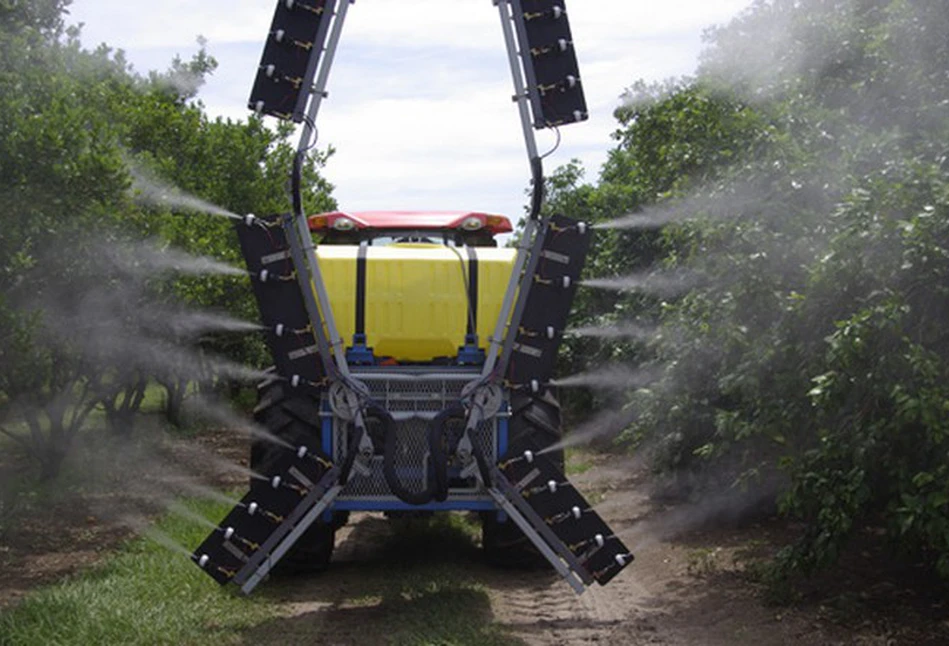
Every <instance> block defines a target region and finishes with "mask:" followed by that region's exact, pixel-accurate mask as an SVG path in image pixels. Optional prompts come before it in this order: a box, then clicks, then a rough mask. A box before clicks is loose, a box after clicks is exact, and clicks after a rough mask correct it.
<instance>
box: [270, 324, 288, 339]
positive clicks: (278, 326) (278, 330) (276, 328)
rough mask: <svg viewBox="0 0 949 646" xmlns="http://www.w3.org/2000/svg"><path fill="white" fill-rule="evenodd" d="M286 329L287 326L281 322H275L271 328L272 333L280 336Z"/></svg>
mask: <svg viewBox="0 0 949 646" xmlns="http://www.w3.org/2000/svg"><path fill="white" fill-rule="evenodd" d="M286 330H287V328H286V326H284V324H283V323H277V324H276V325H275V326H274V328H273V333H274V334H275V335H276V336H277V337H282V336H283V333H284V332H286Z"/></svg>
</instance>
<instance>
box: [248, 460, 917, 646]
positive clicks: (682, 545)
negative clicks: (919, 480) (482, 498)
mask: <svg viewBox="0 0 949 646" xmlns="http://www.w3.org/2000/svg"><path fill="white" fill-rule="evenodd" d="M596 459H597V461H598V464H596V465H595V466H594V467H593V468H590V469H589V470H587V471H586V472H585V473H583V474H580V475H575V476H573V479H574V480H575V481H576V483H577V485H578V487H579V488H580V489H581V490H583V491H585V492H586V493H588V494H591V495H592V496H593V497H594V498H597V499H600V500H601V502H600V503H599V507H600V508H601V509H602V510H603V515H604V516H605V517H606V519H607V521H608V522H609V523H610V524H611V525H612V526H613V527H614V529H616V530H617V532H618V533H620V534H621V535H624V537H625V536H629V537H630V540H629V544H630V545H631V547H633V549H634V551H636V552H637V560H636V562H635V563H634V564H633V565H632V566H630V567H628V568H627V569H626V570H625V571H624V572H623V574H621V575H620V576H619V577H617V578H616V579H614V580H613V582H612V583H611V584H610V585H608V586H607V587H605V588H600V587H596V586H595V587H593V588H591V589H590V590H588V591H587V592H586V593H585V594H584V595H583V596H580V597H577V596H576V595H575V594H574V593H573V591H572V590H571V589H570V588H569V587H568V586H567V585H566V584H565V583H564V582H563V581H561V580H560V579H559V578H558V577H557V576H556V575H555V574H551V573H547V572H519V571H513V572H512V571H500V570H497V569H494V568H491V567H489V566H487V565H485V564H483V563H482V561H481V559H480V556H479V552H478V550H477V547H476V545H475V543H474V541H473V540H472V537H471V536H470V534H468V533H466V532H465V531H463V530H461V529H457V528H452V527H447V528H444V527H443V528H441V529H439V528H435V529H428V530H424V529H419V530H417V531H409V532H406V531H405V530H404V528H403V529H401V530H397V529H395V528H394V527H393V526H392V524H391V523H390V522H389V521H387V520H386V519H384V518H383V517H382V516H381V515H370V514H362V515H358V516H354V517H353V518H352V520H351V523H350V525H349V526H347V527H346V528H345V529H344V530H342V532H341V533H340V536H339V539H338V546H337V552H336V555H335V556H334V563H333V565H332V568H331V571H330V572H328V573H326V574H324V575H320V576H316V577H305V578H304V577H298V578H291V579H282V580H275V581H271V582H270V583H269V584H268V585H267V586H266V588H265V590H264V591H263V594H266V595H269V596H271V597H273V598H275V599H277V600H279V601H280V602H281V603H282V604H283V605H284V607H285V608H286V614H285V616H284V617H283V618H282V619H280V620H277V621H273V622H270V623H268V624H267V625H264V626H262V627H260V628H258V629H256V630H254V631H252V632H251V633H250V634H248V635H246V638H245V641H246V643H248V644H274V645H276V644H287V643H292V644H303V643H307V644H372V643H390V642H395V643H403V642H404V643H432V644H441V643H445V644H449V643H450V644H455V643H462V644H468V643H470V644H491V643H497V644H510V643H514V644H529V645H538V646H540V645H544V646H547V645H554V644H563V645H573V644H667V645H679V644H682V645H686V644H688V645H696V644H708V645H717V644H721V645H725V644H728V645H729V646H732V645H734V644H756V645H767V644H877V643H879V644H881V645H883V644H892V643H895V642H893V641H887V639H888V638H887V636H886V635H880V634H875V632H876V631H875V630H873V629H870V630H867V631H865V632H864V633H863V634H858V633H857V632H855V631H852V630H849V629H844V628H841V627H837V626H834V625H833V624H831V623H829V622H827V621H824V620H822V619H820V618H819V617H818V613H817V612H815V611H814V610H813V609H809V610H805V611H795V610H789V609H787V608H784V609H781V608H771V607H768V606H766V605H765V604H763V602H762V601H761V600H760V598H759V596H758V595H757V594H756V591H755V590H754V588H753V587H752V586H751V585H750V584H749V583H748V581H747V579H746V578H744V577H742V576H740V574H739V570H740V569H741V567H742V565H743V562H742V559H743V558H744V557H743V556H742V555H743V554H744V553H745V552H746V551H747V550H748V549H749V545H748V543H747V541H748V538H747V537H748V534H747V531H744V532H738V531H734V532H733V533H732V534H730V533H729V532H728V531H724V532H723V531H716V530H714V529H711V530H709V529H706V530H704V531H703V532H701V533H698V534H693V535H691V536H686V537H680V538H679V539H675V540H653V539H652V538H651V537H650V536H648V535H644V534H643V532H642V531H641V530H640V529H639V528H641V527H643V526H644V525H650V524H652V525H655V522H654V521H655V520H656V519H657V518H661V515H662V514H663V513H664V512H663V511H661V510H657V509H656V507H655V506H654V505H653V504H652V503H650V501H649V500H648V499H647V497H646V496H645V495H644V494H642V493H641V491H642V484H643V483H642V482H640V481H638V478H640V477H642V476H635V475H630V470H629V469H628V468H627V465H625V464H623V463H622V461H621V460H619V459H617V458H596ZM634 539H636V540H639V541H640V546H639V548H638V549H637V547H636V542H635V540H634ZM742 541H745V542H742ZM756 544H757V543H756ZM907 643H909V642H907Z"/></svg>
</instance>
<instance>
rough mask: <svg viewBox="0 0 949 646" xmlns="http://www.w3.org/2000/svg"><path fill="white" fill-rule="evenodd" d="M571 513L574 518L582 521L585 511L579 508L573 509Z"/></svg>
mask: <svg viewBox="0 0 949 646" xmlns="http://www.w3.org/2000/svg"><path fill="white" fill-rule="evenodd" d="M570 513H571V514H573V517H574V518H576V519H577V520H580V516H582V515H583V510H582V509H580V508H579V507H571V508H570Z"/></svg>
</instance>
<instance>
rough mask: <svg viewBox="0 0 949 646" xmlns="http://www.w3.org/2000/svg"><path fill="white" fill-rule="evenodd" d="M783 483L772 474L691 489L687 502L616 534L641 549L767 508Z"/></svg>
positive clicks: (731, 522)
mask: <svg viewBox="0 0 949 646" xmlns="http://www.w3.org/2000/svg"><path fill="white" fill-rule="evenodd" d="M784 484H786V483H785V482H784V480H783V479H780V478H777V477H776V478H772V479H766V480H764V481H762V482H756V483H754V484H753V485H748V486H745V487H738V486H733V487H728V488H726V489H725V490H721V489H709V490H705V491H700V492H698V493H696V492H693V494H692V495H691V496H690V499H689V501H688V502H686V503H683V504H676V505H675V506H673V507H671V508H669V509H665V510H662V511H659V512H658V513H656V514H654V515H652V516H650V517H647V518H645V519H643V520H641V521H640V522H638V523H636V524H635V525H634V526H633V527H631V528H629V529H627V530H623V531H621V532H617V535H618V536H619V537H620V538H621V539H622V540H623V541H624V542H628V543H629V544H630V545H633V546H634V548H638V549H643V548H645V547H648V546H650V545H653V544H656V543H659V542H663V541H669V540H673V539H675V538H678V537H680V536H682V535H683V534H687V533H688V532H691V531H694V530H697V529H701V528H702V527H706V526H708V525H711V524H715V525H722V524H734V523H737V522H740V521H742V520H744V519H747V518H748V517H749V516H754V515H757V514H760V513H761V511H762V509H767V510H771V509H772V507H773V505H774V500H775V497H776V496H777V495H778V492H779V491H780V490H781V488H782V487H783V486H784ZM597 508H598V509H599V508H600V506H599V505H598V506H597Z"/></svg>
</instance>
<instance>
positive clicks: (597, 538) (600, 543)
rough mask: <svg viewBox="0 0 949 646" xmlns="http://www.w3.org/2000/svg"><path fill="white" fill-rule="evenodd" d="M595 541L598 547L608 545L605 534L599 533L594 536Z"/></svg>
mask: <svg viewBox="0 0 949 646" xmlns="http://www.w3.org/2000/svg"><path fill="white" fill-rule="evenodd" d="M593 542H595V543H596V546H597V547H603V546H604V545H606V539H605V538H603V534H597V535H596V536H594V537H593Z"/></svg>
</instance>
